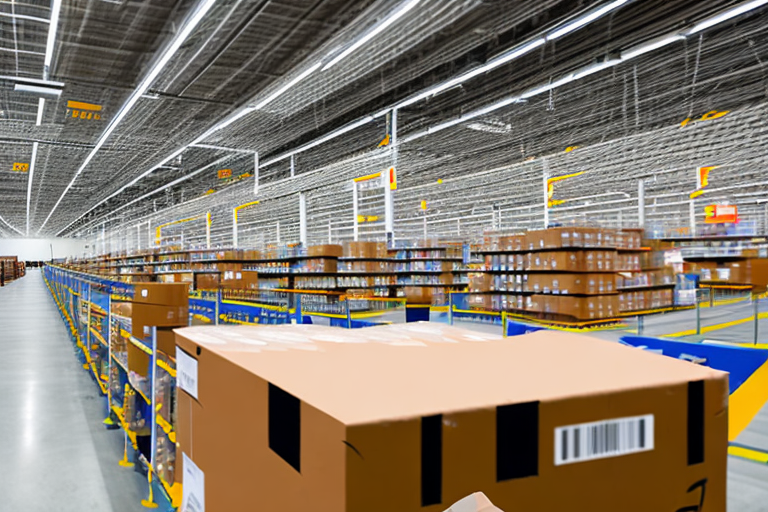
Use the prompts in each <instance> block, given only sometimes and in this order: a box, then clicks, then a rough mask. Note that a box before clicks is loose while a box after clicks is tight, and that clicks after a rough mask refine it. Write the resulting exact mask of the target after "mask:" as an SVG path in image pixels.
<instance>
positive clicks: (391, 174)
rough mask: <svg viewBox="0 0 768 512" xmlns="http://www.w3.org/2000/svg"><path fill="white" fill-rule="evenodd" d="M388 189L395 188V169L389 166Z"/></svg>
mask: <svg viewBox="0 0 768 512" xmlns="http://www.w3.org/2000/svg"><path fill="white" fill-rule="evenodd" d="M389 189H390V190H397V171H396V170H395V168H394V167H390V168H389Z"/></svg>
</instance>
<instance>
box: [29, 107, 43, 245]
mask: <svg viewBox="0 0 768 512" xmlns="http://www.w3.org/2000/svg"><path fill="white" fill-rule="evenodd" d="M41 99H42V98H41ZM36 162H37V142H33V143H32V158H31V159H30V161H29V179H28V181H27V236H29V207H30V205H31V204H32V180H33V179H34V177H35V163H36Z"/></svg>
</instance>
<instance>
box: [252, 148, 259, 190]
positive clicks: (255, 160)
mask: <svg viewBox="0 0 768 512" xmlns="http://www.w3.org/2000/svg"><path fill="white" fill-rule="evenodd" d="M258 194H259V152H258V151H256V152H255V153H254V154H253V195H255V196H256V195H258Z"/></svg>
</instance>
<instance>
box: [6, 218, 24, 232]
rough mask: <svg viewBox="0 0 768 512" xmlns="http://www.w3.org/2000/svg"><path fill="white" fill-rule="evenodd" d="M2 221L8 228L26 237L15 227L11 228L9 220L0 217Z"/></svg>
mask: <svg viewBox="0 0 768 512" xmlns="http://www.w3.org/2000/svg"><path fill="white" fill-rule="evenodd" d="M0 221H2V223H3V224H5V225H6V226H8V227H9V228H11V229H12V230H14V231H15V232H17V233H18V234H20V235H21V236H24V233H22V232H21V231H19V230H18V229H16V228H15V227H13V226H11V224H10V223H9V222H8V221H7V220H5V219H4V218H3V217H0Z"/></svg>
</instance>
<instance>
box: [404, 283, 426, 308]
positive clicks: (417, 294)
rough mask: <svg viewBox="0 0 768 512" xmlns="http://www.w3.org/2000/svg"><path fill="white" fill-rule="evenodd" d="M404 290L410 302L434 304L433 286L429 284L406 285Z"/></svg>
mask: <svg viewBox="0 0 768 512" xmlns="http://www.w3.org/2000/svg"><path fill="white" fill-rule="evenodd" d="M403 292H404V293H405V299H406V301H407V302H408V304H432V288H430V287H428V286H406V287H405V288H404V289H403Z"/></svg>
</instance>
